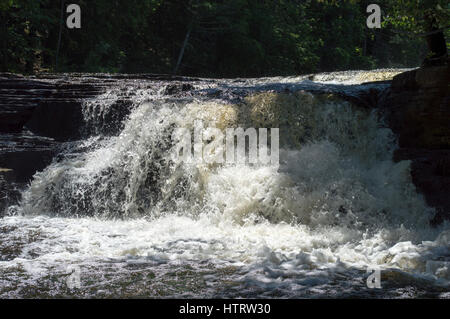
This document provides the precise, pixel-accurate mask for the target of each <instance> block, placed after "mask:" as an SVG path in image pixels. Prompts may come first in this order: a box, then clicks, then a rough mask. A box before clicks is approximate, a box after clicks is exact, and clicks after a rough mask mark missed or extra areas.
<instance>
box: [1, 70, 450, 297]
mask: <svg viewBox="0 0 450 319" xmlns="http://www.w3.org/2000/svg"><path fill="white" fill-rule="evenodd" d="M369 76H370V73H369V72H359V73H354V74H353V73H352V74H348V75H347V76H345V74H335V75H334V76H333V75H330V74H322V75H321V74H319V75H315V76H312V77H311V76H310V77H303V78H267V79H254V80H240V81H237V80H234V81H233V80H217V81H212V82H208V81H204V82H201V83H200V84H198V85H197V84H196V87H195V89H196V90H194V91H193V93H190V94H180V95H173V96H170V95H167V94H166V92H164V91H163V90H161V88H154V89H145V90H144V89H137V88H135V89H133V88H131V89H130V92H129V94H130V95H131V96H132V99H133V102H134V103H133V106H132V110H131V113H130V114H129V116H127V117H126V118H124V119H123V121H121V122H120V123H117V124H115V127H114V128H113V129H112V130H103V129H102V128H104V127H105V126H106V124H108V123H105V121H107V120H106V118H107V115H108V112H109V110H110V108H111V105H113V104H114V102H115V101H116V100H117V99H118V94H117V92H115V91H114V90H111V91H109V92H106V93H105V94H104V95H101V96H99V97H97V98H95V99H87V100H85V101H84V109H83V112H84V121H85V128H84V129H85V131H86V132H87V133H86V138H84V139H82V140H80V141H76V142H68V143H65V144H64V147H63V150H62V151H61V153H60V154H59V155H58V156H57V157H55V158H54V160H53V162H52V164H51V165H49V166H48V167H47V168H45V169H44V170H43V171H41V172H38V173H36V174H35V176H34V179H33V181H32V182H31V183H30V185H29V187H28V188H27V189H25V190H24V191H23V193H22V199H21V201H20V203H19V204H18V205H14V206H11V207H9V210H8V212H9V214H8V216H6V217H4V218H3V219H1V220H0V228H1V230H2V232H1V233H0V236H1V238H0V240H1V241H2V253H3V255H4V256H6V257H4V258H3V260H1V261H0V296H1V297H14V296H26V297H27V296H32V295H37V296H61V297H63V296H81V297H89V296H98V297H102V296H105V297H106V296H144V297H161V296H163V297H166V296H168V297H171V296H178V297H179V296H185V297H341V296H344V297H348V296H355V297H365V296H379V297H415V296H431V297H444V298H448V297H450V294H449V287H450V286H449V280H450V248H449V246H450V230H449V225H448V224H447V223H444V224H442V225H440V226H439V227H434V228H433V227H431V226H430V225H429V220H430V216H432V215H433V213H434V212H433V209H432V208H430V207H428V206H427V205H426V204H425V202H424V199H423V198H422V196H421V195H420V194H418V193H417V192H416V189H415V187H414V185H413V184H412V181H411V176H410V162H409V161H400V162H398V163H394V162H393V161H392V154H393V151H394V150H395V148H396V139H395V136H394V135H393V133H392V132H391V130H390V129H389V128H387V127H386V126H385V125H384V124H383V118H382V115H381V114H379V113H378V112H377V110H376V109H369V108H363V107H360V106H356V105H354V104H352V103H351V102H349V101H347V100H344V99H342V98H340V97H339V94H337V93H339V92H341V91H345V90H347V91H348V90H357V89H358V85H357V83H358V82H361V81H365V80H367V78H368V77H369ZM377 76H379V75H377ZM377 79H378V78H377ZM343 84H346V85H343ZM350 84H352V85H350ZM380 85H381V84H380ZM324 92H325V93H324ZM347 93H348V92H347ZM350 93H351V92H350ZM196 120H201V121H202V123H203V124H204V126H205V127H216V128H219V129H221V130H224V129H225V128H235V127H243V128H248V127H255V128H273V127H276V128H279V142H280V161H279V165H276V166H275V165H257V164H252V165H250V164H248V163H247V164H217V163H214V164H207V163H177V162H174V161H173V159H172V157H171V155H172V154H173V152H172V148H173V147H174V145H173V143H172V139H171V136H172V134H173V132H174V129H175V128H177V127H184V128H190V129H193V125H194V122H195V121H196ZM7 256H11V257H9V258H8V257H7ZM69 266H70V267H72V269H73V267H77V269H78V270H79V279H80V284H79V286H78V287H77V288H76V289H75V290H74V289H69V288H68V287H67V283H66V279H67V278H68V277H69V276H71V271H69V270H68V269H69V268H68V267H69ZM374 267H376V268H380V269H381V286H382V288H381V289H377V288H375V289H370V288H368V287H367V285H366V278H367V276H368V274H367V269H368V268H374Z"/></svg>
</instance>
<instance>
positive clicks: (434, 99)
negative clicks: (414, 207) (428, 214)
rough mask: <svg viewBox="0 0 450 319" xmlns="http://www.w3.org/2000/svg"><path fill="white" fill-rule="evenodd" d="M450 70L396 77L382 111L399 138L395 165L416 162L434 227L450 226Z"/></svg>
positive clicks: (416, 180)
mask: <svg viewBox="0 0 450 319" xmlns="http://www.w3.org/2000/svg"><path fill="white" fill-rule="evenodd" d="M449 85H450V64H447V65H441V66H434V67H425V68H419V69H416V70H412V71H408V72H404V73H401V74H399V75H397V76H395V77H394V79H393V81H392V85H391V87H390V89H388V90H387V93H386V94H385V96H384V98H383V99H382V102H381V103H380V109H381V110H382V111H383V112H384V115H385V118H386V120H387V123H388V125H389V126H390V127H391V128H392V130H393V132H394V133H396V134H397V136H398V140H399V145H400V147H401V148H400V149H399V150H397V151H396V152H395V156H394V160H397V161H398V160H411V161H412V164H411V176H412V179H413V182H414V184H415V185H416V187H417V190H418V191H419V192H420V193H422V194H423V195H424V197H425V200H426V202H427V204H428V205H430V206H432V207H434V208H435V209H436V215H435V216H434V217H433V218H432V220H431V223H432V224H439V223H441V222H442V221H443V220H444V219H448V220H450V196H449V194H450V124H449V123H450V86H449Z"/></svg>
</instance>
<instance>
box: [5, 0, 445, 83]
mask: <svg viewBox="0 0 450 319" xmlns="http://www.w3.org/2000/svg"><path fill="white" fill-rule="evenodd" d="M429 1H430V0H428V2H429ZM436 1H437V0H436ZM66 2H67V4H69V3H76V4H79V5H80V7H81V12H82V20H81V25H82V27H81V29H68V28H66V27H65V19H66V17H67V14H66V13H65V12H64V14H63V19H64V25H63V28H62V37H61V39H62V40H61V45H60V50H59V57H58V66H56V65H55V64H56V54H57V51H58V50H57V47H58V37H59V31H60V22H61V19H60V16H61V3H60V1H57V0H39V1H37V0H0V36H1V40H2V44H1V49H0V71H9V72H22V73H32V72H36V71H58V72H125V73H144V72H145V73H150V72H151V73H172V72H173V71H174V69H175V67H176V65H177V61H178V58H179V55H180V51H181V48H182V47H183V44H184V43H186V46H185V50H184V52H183V55H182V59H181V64H180V67H179V70H178V73H179V74H185V75H197V76H216V77H222V76H223V77H233V76H267V75H288V74H302V73H310V72H317V71H331V70H346V69H368V68H374V67H391V66H393V67H400V66H416V65H418V64H420V61H421V59H422V58H423V57H424V54H425V49H426V45H425V42H424V41H423V39H421V38H419V37H414V36H412V37H409V36H405V35H404V34H401V33H396V32H395V31H394V29H393V28H403V27H404V29H405V30H406V29H408V30H419V26H418V25H417V24H414V23H411V19H413V20H412V21H413V22H414V21H415V20H414V19H417V14H418V12H419V11H420V9H417V8H416V7H414V10H416V11H411V12H412V13H411V15H410V16H408V15H407V14H408V12H407V10H406V13H405V10H403V9H405V8H406V9H407V8H408V6H403V7H399V6H398V1H394V0H392V1H384V3H383V1H380V2H381V3H380V5H381V7H382V9H383V15H384V16H386V17H388V19H387V20H386V22H385V24H384V27H383V28H382V29H378V30H376V29H372V30H371V29H368V28H367V27H366V18H367V15H368V13H366V7H367V5H368V4H369V3H371V1H331V0H330V1H325V0H303V1H301V0H297V1H295V0H277V1H274V0H216V1H206V0H190V1H188V0H178V1H176V0H126V1H125V0H95V1H89V0H73V1H71V0H70V1H69V0H67V1H66ZM403 2H405V1H403ZM410 2H411V3H412V2H414V3H416V2H420V1H412V0H411V1H410ZM437 2H440V1H437ZM427 5H429V4H427ZM432 5H434V4H432ZM432 5H431V6H432ZM400 9H402V10H403V11H401V10H400ZM390 10H395V11H392V13H393V14H391V15H389V14H387V13H389V12H391V11H390ZM400 13H401V14H400ZM398 17H400V18H399V19H397V18H398ZM405 17H408V18H405ZM389 19H390V20H389ZM388 20H389V21H388ZM189 31H190V32H189ZM188 33H189V37H186V35H187V34H188ZM185 40H186V41H185Z"/></svg>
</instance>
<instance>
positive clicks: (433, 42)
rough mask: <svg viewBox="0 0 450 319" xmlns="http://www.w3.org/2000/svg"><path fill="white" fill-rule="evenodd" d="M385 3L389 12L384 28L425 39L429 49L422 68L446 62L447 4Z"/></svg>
mask: <svg viewBox="0 0 450 319" xmlns="http://www.w3.org/2000/svg"><path fill="white" fill-rule="evenodd" d="M386 3H387V9H388V10H389V11H387V12H388V15H387V17H386V19H385V21H384V25H392V26H394V27H396V28H399V29H401V30H404V31H409V32H413V34H414V35H416V36H421V37H425V39H426V41H427V45H428V49H429V54H428V56H427V58H426V59H425V61H424V64H425V65H428V64H436V63H442V62H446V61H447V58H448V53H447V44H446V40H445V33H447V34H448V30H449V28H450V3H448V1H447V0H417V1H406V0H393V1H386Z"/></svg>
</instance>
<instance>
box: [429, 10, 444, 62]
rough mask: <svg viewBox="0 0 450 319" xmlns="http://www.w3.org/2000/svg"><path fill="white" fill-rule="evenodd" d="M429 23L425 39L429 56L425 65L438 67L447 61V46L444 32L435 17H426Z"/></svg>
mask: <svg viewBox="0 0 450 319" xmlns="http://www.w3.org/2000/svg"><path fill="white" fill-rule="evenodd" d="M425 20H426V23H427V34H426V35H425V39H426V41H427V44H428V50H429V54H428V56H427V57H426V58H425V60H424V62H423V65H438V64H443V63H445V62H446V61H447V57H448V53H447V44H446V41H445V36H444V31H442V30H440V29H439V28H438V27H437V26H436V20H435V18H433V17H430V16H425Z"/></svg>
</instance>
